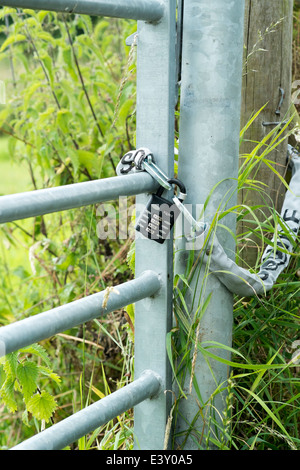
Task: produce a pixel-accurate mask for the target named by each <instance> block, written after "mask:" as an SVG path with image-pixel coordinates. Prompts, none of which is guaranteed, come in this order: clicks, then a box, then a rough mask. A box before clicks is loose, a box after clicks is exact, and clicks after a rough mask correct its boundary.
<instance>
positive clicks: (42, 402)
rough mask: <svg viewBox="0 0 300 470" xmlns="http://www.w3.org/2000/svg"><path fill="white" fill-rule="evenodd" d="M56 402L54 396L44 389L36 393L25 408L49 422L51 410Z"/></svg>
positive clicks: (38, 417)
mask: <svg viewBox="0 0 300 470" xmlns="http://www.w3.org/2000/svg"><path fill="white" fill-rule="evenodd" d="M56 408H57V404H56V401H55V400H54V398H53V397H52V396H51V395H50V394H49V393H48V392H46V391H45V390H42V392H41V393H37V394H36V395H34V396H33V397H31V398H30V400H29V401H28V403H27V409H28V411H29V412H30V413H32V415H33V416H34V417H35V418H37V419H39V420H42V419H44V420H45V421H46V423H48V422H49V420H50V418H51V416H52V414H53V412H54V411H55V410H56Z"/></svg>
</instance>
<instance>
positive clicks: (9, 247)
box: [0, 9, 300, 450]
mask: <svg viewBox="0 0 300 470" xmlns="http://www.w3.org/2000/svg"><path fill="white" fill-rule="evenodd" d="M4 13H5V15H7V16H6V17H5V15H4ZM5 18H6V21H5ZM1 19H2V23H1V32H2V48H1V49H0V61H1V63H2V64H5V75H6V77H9V78H8V82H7V97H8V102H7V105H6V106H1V108H0V127H1V128H2V130H3V131H5V132H3V136H2V138H1V140H0V171H1V186H0V193H1V194H8V193H13V192H20V191H23V190H28V189H29V190H32V189H35V188H43V187H53V186H58V185H62V184H69V183H73V182H80V181H87V180H90V179H94V178H98V177H106V176H113V175H114V174H115V172H114V169H115V166H116V164H117V163H118V161H119V158H120V157H121V156H122V155H123V154H124V153H125V152H126V151H127V150H129V149H130V148H131V147H134V144H135V76H134V73H135V68H134V54H133V55H132V53H133V50H132V51H130V48H128V47H126V46H125V42H124V41H125V38H126V37H127V36H129V35H130V34H131V33H133V32H134V31H135V24H134V22H126V21H120V20H109V21H108V20H107V19H101V20H100V21H94V20H93V21H92V20H91V19H89V18H85V17H80V16H76V17H74V18H73V17H72V18H69V17H68V18H64V17H63V16H61V15H56V14H54V13H51V14H50V13H48V14H47V13H45V12H40V13H34V12H32V11H27V12H26V16H25V15H24V14H23V13H21V12H19V13H15V11H13V10H11V9H5V10H1ZM6 77H5V78H6ZM0 79H1V77H0ZM276 138H277V139H278V136H276V135H273V136H271V138H270V140H271V141H272V139H273V143H274V139H275V140H276ZM266 156H267V153H266ZM253 161H255V155H252V156H249V162H250V163H251V162H252V163H253ZM244 176H245V174H243V173H241V175H240V184H243V180H244V179H243V178H244ZM240 216H241V217H242V216H246V214H244V212H243V211H242V210H241V211H240ZM97 222H98V219H97V216H96V207H89V208H84V209H78V210H72V211H67V212H63V213H59V214H53V215H47V216H45V217H42V218H41V217H37V218H35V219H30V220H26V221H20V222H17V223H10V224H5V225H3V226H1V227H0V257H1V264H0V324H1V325H5V324H7V323H10V322H11V321H15V320H18V319H20V318H23V317H26V316H29V315H34V314H37V313H39V312H41V311H44V310H48V309H50V308H53V307H55V306H57V305H61V304H65V303H67V302H70V301H72V300H75V299H79V298H81V297H82V296H84V295H89V294H92V293H95V292H97V291H98V290H99V289H103V288H105V287H107V286H109V285H115V284H118V283H120V282H123V281H126V280H128V279H129V278H131V277H132V270H131V269H130V259H131V258H130V251H129V250H130V247H131V244H130V242H127V241H122V240H118V239H117V240H104V241H103V240H102V241H101V242H99V239H98V237H97ZM271 227H272V224H271V223H270V224H269V225H268V227H267V228H268V229H270V230H271V229H272V228H271ZM264 228H266V227H264ZM128 254H129V258H128V257H127V256H128ZM298 254H299V252H297V251H296V252H295V255H294V257H293V259H292V262H291V264H290V267H289V269H288V270H287V272H285V273H284V274H283V275H282V276H281V277H280V279H279V282H278V284H277V285H276V286H275V288H274V289H273V290H272V292H271V293H270V294H269V295H268V296H267V297H266V298H263V299H262V298H253V299H246V298H243V299H240V298H236V299H235V303H234V337H233V350H234V351H235V352H236V353H234V354H233V357H232V361H233V363H235V364H236V365H234V366H232V367H231V370H232V377H231V380H230V382H229V385H228V400H227V404H226V409H225V415H224V416H223V424H224V428H223V431H222V433H221V434H220V435H215V434H214V429H215V427H214V423H213V421H212V432H211V435H210V436H204V438H202V441H201V447H202V448H203V447H204V448H205V447H206V445H208V444H209V440H210V441H212V442H214V444H215V445H217V446H218V447H219V448H221V449H239V450H246V449H262V450H267V449H279V450H281V449H299V448H300V441H299V431H300V428H299V393H300V391H299V369H298V368H297V367H290V366H289V362H290V361H291V359H292V357H293V354H294V353H295V352H296V351H297V350H298V347H299V344H298V343H297V341H298V340H299V336H298V331H299V319H300V312H299V297H300V280H299V259H298ZM132 320H133V317H132V310H131V309H128V311H125V310H120V311H118V312H114V314H111V315H109V316H108V318H106V319H105V320H104V321H101V323H100V322H99V321H98V320H95V321H92V322H89V323H88V324H86V325H84V326H82V327H79V328H73V329H72V330H70V331H67V332H64V334H61V335H57V336H56V337H54V338H50V339H49V340H47V341H43V342H42V343H41V346H42V347H43V349H39V348H38V347H36V348H35V349H31V350H26V351H22V352H20V353H18V354H16V355H12V356H11V357H9V358H7V359H6V360H5V361H4V362H3V364H2V366H1V367H0V372H1V375H0V387H1V390H0V393H1V397H2V401H1V402H0V412H1V421H0V446H1V448H2V449H5V448H10V447H12V446H13V445H15V444H16V443H18V442H20V441H22V440H23V439H24V438H27V437H28V436H30V435H32V434H35V433H36V432H37V431H38V430H40V429H42V428H43V427H45V426H50V425H51V423H52V420H53V422H57V421H59V420H61V419H63V418H65V417H67V416H69V415H70V414H72V413H74V412H76V411H78V410H80V409H81V408H84V407H85V406H86V405H87V404H89V403H92V402H93V401H95V400H97V399H99V398H102V397H103V396H105V395H107V394H109V393H110V392H111V391H113V390H115V389H117V388H118V387H121V386H123V385H124V384H126V383H128V382H129V381H130V380H131V379H132V377H133V371H134V360H133V323H132ZM191 338H192V337H191ZM192 346H193V338H192V339H191V344H189V345H188V347H190V348H191V350H192ZM237 364H240V367H239V366H238V365H237ZM273 364H277V366H276V367H275V368H272V365H273ZM58 376H59V377H58ZM24 377H25V378H24ZM53 398H54V399H55V402H56V404H55V403H54V402H53ZM42 405H43V406H42ZM24 411H25V413H24ZM224 430H225V431H224ZM132 443H133V439H132V412H131V411H129V412H127V413H125V414H124V415H122V416H120V417H118V418H117V419H116V420H113V421H111V422H110V423H108V424H107V425H105V426H103V427H101V428H100V429H97V430H96V431H95V432H94V433H93V434H92V435H89V436H87V437H85V438H82V439H80V440H79V442H76V443H74V445H72V446H71V448H72V449H92V448H97V449H130V448H131V447H132Z"/></svg>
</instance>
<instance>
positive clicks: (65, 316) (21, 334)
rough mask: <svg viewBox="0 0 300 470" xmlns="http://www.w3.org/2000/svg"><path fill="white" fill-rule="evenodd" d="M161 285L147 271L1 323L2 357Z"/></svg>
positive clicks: (115, 307) (149, 294)
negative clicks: (83, 296) (91, 293)
mask: <svg viewBox="0 0 300 470" xmlns="http://www.w3.org/2000/svg"><path fill="white" fill-rule="evenodd" d="M160 287H161V284H160V280H159V276H158V275H157V274H156V273H154V272H153V271H145V272H144V273H142V275H141V276H139V277H138V278H137V279H134V280H132V281H128V282H125V283H123V284H120V285H118V286H116V287H113V288H112V287H108V288H107V289H105V290H104V291H102V292H100V293H98V294H93V295H90V296H88V297H85V298H83V299H80V300H75V301H74V302H70V303H68V304H66V305H62V306H60V307H56V308H54V309H52V310H48V311H46V312H43V313H40V314H37V315H33V316H31V317H29V318H25V319H23V320H20V321H17V322H14V323H11V324H10V325H5V326H2V327H1V328H0V357H1V356H5V355H6V354H9V353H11V352H13V351H17V350H18V349H20V348H24V347H25V346H29V345H30V344H33V343H36V342H38V341H42V340H43V339H47V338H50V337H51V336H54V335H56V334H57V333H61V332H63V331H66V330H68V329H70V328H73V327H74V326H78V325H80V324H82V323H85V322H87V321H90V320H93V319H94V318H98V317H100V316H103V315H106V314H107V313H109V312H112V311H114V310H117V309H119V308H122V307H125V306H126V305H129V304H131V303H134V302H137V301H139V300H142V299H144V298H146V297H150V296H152V295H154V294H156V293H157V292H158V290H159V289H160Z"/></svg>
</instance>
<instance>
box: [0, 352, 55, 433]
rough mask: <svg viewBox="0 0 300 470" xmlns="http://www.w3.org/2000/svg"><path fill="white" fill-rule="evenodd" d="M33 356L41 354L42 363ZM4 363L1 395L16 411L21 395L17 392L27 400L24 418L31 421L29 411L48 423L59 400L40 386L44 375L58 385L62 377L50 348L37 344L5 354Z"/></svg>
mask: <svg viewBox="0 0 300 470" xmlns="http://www.w3.org/2000/svg"><path fill="white" fill-rule="evenodd" d="M31 357H34V358H36V357H38V358H39V359H40V362H41V363H37V362H36V361H35V360H31V359H30V358H31ZM42 364H43V365H42ZM0 365H1V366H0V383H2V386H1V388H0V396H1V399H2V401H3V403H4V404H5V405H6V406H7V408H8V409H9V411H10V412H12V413H14V412H15V411H17V410H18V408H19V406H18V402H19V399H18V397H17V396H16V395H19V397H22V399H23V402H24V404H25V411H24V412H23V414H22V419H23V421H24V422H25V423H26V424H28V413H31V414H32V416H33V417H34V418H37V419H38V420H41V421H45V422H46V423H47V422H48V421H49V420H50V419H51V416H52V414H53V412H54V411H55V409H56V408H57V403H56V401H55V399H54V397H53V396H52V395H51V394H50V393H49V392H48V391H47V390H46V389H44V388H42V389H41V388H40V387H41V383H43V380H42V379H41V377H42V376H43V377H44V378H45V379H46V382H45V383H47V382H49V380H50V381H54V382H55V384H56V385H60V377H59V376H58V375H57V374H56V373H54V372H53V370H52V369H51V362H50V358H49V356H48V354H47V352H46V350H45V349H44V348H43V347H42V346H41V345H39V344H33V345H31V346H28V347H27V348H23V349H20V350H19V351H17V352H13V353H10V354H8V355H7V356H5V357H3V358H1V359H0ZM45 383H44V384H45Z"/></svg>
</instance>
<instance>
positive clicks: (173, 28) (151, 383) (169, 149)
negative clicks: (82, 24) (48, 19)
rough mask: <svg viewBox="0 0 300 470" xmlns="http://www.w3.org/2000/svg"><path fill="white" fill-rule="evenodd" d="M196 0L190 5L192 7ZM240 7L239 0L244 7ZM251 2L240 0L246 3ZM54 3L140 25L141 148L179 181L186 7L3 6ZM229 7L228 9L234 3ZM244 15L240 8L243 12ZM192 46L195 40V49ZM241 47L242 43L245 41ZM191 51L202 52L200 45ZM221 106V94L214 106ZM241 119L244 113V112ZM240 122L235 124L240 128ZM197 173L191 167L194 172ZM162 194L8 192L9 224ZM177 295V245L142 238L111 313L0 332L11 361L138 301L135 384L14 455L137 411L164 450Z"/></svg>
mask: <svg viewBox="0 0 300 470" xmlns="http://www.w3.org/2000/svg"><path fill="white" fill-rule="evenodd" d="M192 3H193V2H190V7H191V8H192ZM194 3H195V2H194ZM196 3H198V4H199V3H201V2H196ZM202 3H204V4H205V5H206V3H207V2H206V0H205V1H204V2H202ZM208 3H211V2H208ZM216 3H217V7H220V6H222V7H223V6H224V5H225V4H226V2H225V3H223V0H218V1H217V2H216ZM231 3H232V2H231ZM233 3H234V4H237V2H236V1H234V2H233ZM242 3H243V2H242V1H241V2H240V4H242ZM45 4H46V7H47V10H53V11H63V12H67V13H81V14H88V15H99V16H100V15H101V16H111V17H120V18H131V19H136V20H138V40H137V43H138V50H137V147H148V148H150V149H151V151H152V152H153V154H154V155H155V158H156V161H157V162H158V163H159V166H160V168H161V169H162V170H163V171H164V172H165V173H166V174H168V175H170V176H172V175H173V173H174V159H173V155H174V124H175V119H174V110H175V105H176V102H177V98H178V90H177V82H178V71H179V68H180V60H179V56H180V48H181V29H182V1H181V0H179V1H178V2H177V1H176V0H130V1H124V0H102V1H101V0H79V1H75V0H48V1H47V2H43V1H42V0H12V1H10V0H6V1H0V5H5V6H11V7H20V8H22V7H24V8H31V9H45ZM198 6H199V5H198ZM224 8H225V9H227V7H225V6H224ZM230 8H232V6H231V7H230ZM240 13H241V9H240V10H239V12H238V14H240ZM225 16H226V15H225ZM241 21H242V20H241ZM241 21H240V22H239V23H241ZM204 26H205V24H204ZM240 36H241V35H240ZM191 44H192V43H191ZM188 47H189V44H187V49H188ZM192 47H193V45H192ZM213 47H214V46H213ZM213 47H212V49H213ZM237 47H240V44H238V45H237ZM234 52H235V50H234V48H233V53H234ZM191 54H193V50H192V49H191ZM198 64H199V62H198ZM239 65H240V63H239V62H238V63H237V66H236V67H237V70H239ZM228 66H231V64H228ZM224 73H227V71H226V70H225V72H224ZM194 79H195V77H194ZM197 87H198V88H199V79H198V78H196V82H195V89H196V88H197ZM190 92H192V90H190ZM190 96H192V95H190ZM237 103H238V99H237ZM215 104H216V103H214V99H213V98H212V105H215ZM235 105H236V103H234V106H235ZM189 106H191V103H190V104H189ZM207 111H208V112H209V110H208V109H206V110H205V109H203V112H207ZM236 114H239V110H237V111H236ZM222 119H225V118H224V117H223V118H222ZM230 125H231V124H230V123H229V126H230ZM234 125H235V127H236V122H235V123H234ZM238 131H239V130H238V129H235V132H236V137H237V138H236V139H235V141H238ZM230 138H231V137H230ZM231 139H232V138H231ZM196 140H197V139H196ZM196 153H197V152H196ZM185 158H187V157H185ZM187 167H188V164H187ZM236 167H237V161H236ZM189 170H190V171H192V170H191V168H189ZM192 173H193V171H192ZM200 173H201V172H200ZM188 178H189V176H187V179H188ZM221 178H222V176H221V177H220V179H221ZM199 184H200V183H199ZM156 188H157V182H156V181H155V180H154V179H153V178H152V177H151V176H150V175H149V174H147V173H144V172H143V173H136V174H131V175H126V176H123V177H121V178H120V177H113V178H108V179H103V180H97V181H91V182H86V183H78V184H73V185H69V186H64V187H57V188H52V189H44V190H38V191H33V192H30V193H23V194H16V195H12V196H3V197H1V198H0V223H6V222H10V221H14V220H18V219H23V218H28V217H34V216H37V215H42V214H49V213H51V212H56V211H62V210H67V209H71V208H75V207H81V206H86V205H89V204H95V203H100V202H103V201H108V200H112V199H116V198H118V197H119V196H131V195H136V196H137V199H136V202H137V203H138V205H139V207H140V205H141V206H144V205H145V203H146V201H147V200H148V197H149V195H147V193H149V192H153V191H154V190H156ZM202 202H203V201H202ZM172 291H173V241H172V239H171V238H170V240H167V241H166V242H165V243H164V244H163V245H160V244H157V243H153V242H152V241H151V240H147V239H145V238H143V237H137V239H136V279H135V280H133V281H130V282H127V283H124V284H122V285H119V286H118V295H116V294H115V293H114V292H113V291H112V292H111V293H110V296H109V299H108V302H107V305H106V306H105V308H102V307H101V305H102V304H103V299H104V295H105V292H100V293H99V294H95V295H92V296H90V297H86V298H83V299H81V300H78V301H75V302H72V303H70V304H68V305H64V306H61V307H58V308H55V309H53V310H51V311H49V312H44V313H41V314H38V315H35V316H34V317H31V318H27V319H24V320H21V321H19V322H16V323H13V324H11V325H7V326H4V327H2V328H0V353H1V355H5V354H8V353H10V352H12V351H16V350H18V348H21V347H24V346H26V345H29V344H32V343H34V342H37V341H40V340H43V339H46V338H49V337H50V336H52V335H55V334H57V333H59V332H62V331H64V330H66V329H69V328H71V327H73V326H75V325H79V324H81V323H84V322H86V321H88V320H91V319H93V318H96V317H99V316H101V315H105V314H107V313H108V312H111V311H113V310H115V309H118V308H121V307H124V306H126V305H128V304H129V303H133V302H137V303H136V314H135V380H134V382H133V383H131V384H130V385H128V386H125V387H124V388H122V389H121V390H118V391H117V392H115V393H113V394H112V395H110V396H108V397H106V398H104V399H102V400H100V401H99V402H97V403H94V404H93V405H91V406H89V407H88V408H86V409H83V410H81V411H80V412H79V413H76V414H74V415H73V416H70V417H69V418H67V419H65V420H63V421H61V422H60V423H58V424H55V425H53V426H52V427H50V428H48V429H46V430H45V431H43V432H42V433H40V434H38V435H36V436H34V437H32V438H30V439H29V440H27V441H25V442H23V443H21V444H19V445H18V446H16V447H15V448H14V449H35V450H38V449H62V448H63V447H65V446H66V445H68V444H70V443H72V442H74V441H75V440H77V439H78V438H79V437H81V436H84V435H86V434H87V433H88V432H90V431H92V430H94V429H96V428H97V427H98V426H100V425H101V424H103V423H105V422H107V421H109V420H110V419H112V418H113V417H115V416H118V415H119V414H120V413H122V412H123V411H126V410H128V409H129V408H131V407H134V408H135V410H134V415H135V428H134V433H135V437H136V449H139V448H140V449H163V446H164V437H165V427H166V422H167V418H168V414H169V410H170V405H171V400H172V393H171V390H172V375H171V370H170V365H169V361H168V358H167V351H166V335H167V333H168V332H169V331H170V328H171V324H172Z"/></svg>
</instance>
